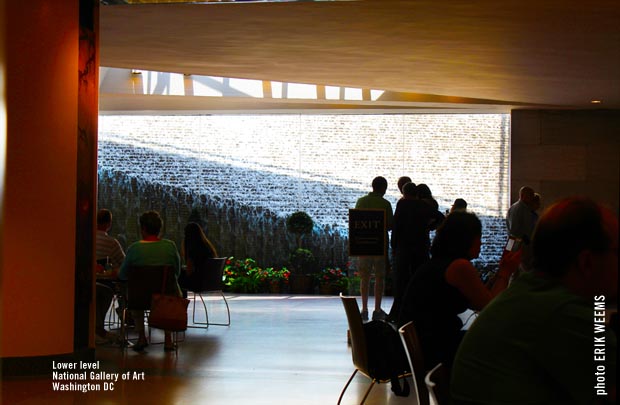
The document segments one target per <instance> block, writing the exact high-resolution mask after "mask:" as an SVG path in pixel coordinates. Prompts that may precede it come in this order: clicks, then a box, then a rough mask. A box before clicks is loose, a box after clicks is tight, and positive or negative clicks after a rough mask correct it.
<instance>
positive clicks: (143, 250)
mask: <svg viewBox="0 0 620 405" xmlns="http://www.w3.org/2000/svg"><path fill="white" fill-rule="evenodd" d="M162 226H163V221H162V219H161V217H160V216H159V213H158V212H157V211H147V212H145V213H144V214H142V215H141V216H140V232H141V234H142V239H141V240H139V241H138V242H136V243H134V244H132V245H131V246H129V249H127V256H126V257H125V261H124V262H123V264H122V266H121V269H120V272H119V275H118V278H119V279H121V280H127V276H128V271H129V270H130V268H131V267H132V266H164V265H168V266H172V268H173V269H174V271H175V277H176V278H177V279H178V277H179V273H180V271H181V259H180V257H179V253H178V251H177V247H176V245H175V244H174V242H173V241H171V240H168V239H162V238H160V232H161V228H162ZM176 289H177V290H178V293H179V295H181V290H180V288H179V286H178V285H177V286H176ZM132 315H133V318H134V320H135V325H136V331H137V332H138V342H137V343H136V344H135V345H134V347H133V349H134V350H136V351H142V350H144V348H145V347H146V346H148V342H147V340H146V335H145V333H144V311H139V310H138V311H132ZM164 350H166V351H169V350H174V345H173V343H172V335H171V333H170V332H168V331H166V332H165V344H164Z"/></svg>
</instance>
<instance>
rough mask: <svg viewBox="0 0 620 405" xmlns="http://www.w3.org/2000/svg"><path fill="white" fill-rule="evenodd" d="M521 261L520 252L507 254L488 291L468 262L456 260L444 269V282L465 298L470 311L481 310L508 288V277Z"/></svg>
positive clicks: (476, 271)
mask: <svg viewBox="0 0 620 405" xmlns="http://www.w3.org/2000/svg"><path fill="white" fill-rule="evenodd" d="M520 261H521V252H520V251H517V252H508V253H507V254H506V255H505V256H504V257H503V258H502V260H501V261H500V265H499V271H498V274H497V276H496V280H495V283H494V284H493V286H492V287H491V288H490V289H489V288H487V287H486V286H485V285H484V284H483V283H482V280H481V279H480V276H479V274H478V270H476V268H475V267H474V266H473V265H472V264H471V262H470V261H469V260H466V259H457V260H455V261H453V262H452V263H450V265H449V266H448V268H447V269H446V274H445V278H446V282H447V283H448V284H450V285H451V286H453V287H455V288H456V289H458V290H459V291H460V292H461V294H463V295H464V296H465V298H466V299H467V301H468V302H469V305H470V307H471V309H473V310H476V311H480V310H482V309H483V308H484V307H485V306H486V305H487V304H488V303H489V302H490V301H491V300H492V299H493V298H494V297H495V296H497V295H498V294H499V293H500V292H502V291H504V290H505V289H506V287H507V286H508V281H509V280H510V276H511V275H512V273H514V272H515V271H516V270H517V268H518V266H519V263H520Z"/></svg>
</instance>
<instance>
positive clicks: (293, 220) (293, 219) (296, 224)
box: [286, 211, 314, 249]
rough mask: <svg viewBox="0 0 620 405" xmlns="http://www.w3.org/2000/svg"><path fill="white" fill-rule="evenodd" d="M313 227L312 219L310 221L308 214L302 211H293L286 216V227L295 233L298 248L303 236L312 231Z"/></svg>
mask: <svg viewBox="0 0 620 405" xmlns="http://www.w3.org/2000/svg"><path fill="white" fill-rule="evenodd" d="M313 228H314V221H312V218H310V215H308V214H306V213H305V212H303V211H297V212H294V213H292V214H291V215H290V216H289V217H288V218H286V229H288V231H289V232H292V233H294V234H295V240H296V241H297V248H298V249H300V248H301V242H302V239H303V236H304V235H306V234H308V233H310V232H312V229H313Z"/></svg>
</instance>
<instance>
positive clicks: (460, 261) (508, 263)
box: [398, 212, 520, 369]
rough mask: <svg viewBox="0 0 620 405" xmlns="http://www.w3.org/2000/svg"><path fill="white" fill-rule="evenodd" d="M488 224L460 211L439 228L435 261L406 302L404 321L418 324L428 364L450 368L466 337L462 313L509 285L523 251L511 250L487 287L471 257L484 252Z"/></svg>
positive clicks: (420, 273) (419, 277) (416, 278)
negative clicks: (481, 249)
mask: <svg viewBox="0 0 620 405" xmlns="http://www.w3.org/2000/svg"><path fill="white" fill-rule="evenodd" d="M481 235H482V224H481V223H480V220H479V219H478V217H476V216H475V215H474V214H471V213H466V212H454V213H452V214H450V215H448V216H447V217H446V219H445V221H444V222H443V223H442V224H441V225H440V226H439V228H437V233H436V235H435V239H433V246H432V248H431V255H432V259H431V260H429V261H428V262H426V263H425V264H423V265H422V266H421V267H420V268H418V269H417V270H416V273H415V275H414V276H413V278H412V279H411V282H410V283H409V286H408V287H407V291H406V293H405V296H404V298H403V301H402V309H401V313H400V318H399V322H398V323H399V325H404V324H405V323H407V322H409V321H413V322H414V324H415V328H416V331H417V333H418V337H419V339H420V346H421V347H422V353H423V355H424V362H425V367H426V368H427V369H430V368H432V367H434V366H435V365H436V364H438V363H443V364H444V366H446V367H450V365H451V364H452V361H453V359H454V355H455V353H456V349H457V348H458V345H459V343H460V341H461V339H462V337H463V331H462V330H461V328H462V327H463V322H462V321H461V318H459V316H458V315H459V314H461V313H462V312H464V311H465V310H467V309H473V310H481V309H482V308H484V307H485V306H486V305H487V304H488V303H489V302H490V301H491V300H492V299H493V298H494V297H495V296H497V295H498V294H499V293H500V292H502V291H503V290H504V289H505V288H506V286H507V285H508V280H509V278H510V276H511V275H512V274H513V273H514V272H515V270H516V269H517V267H518V265H519V262H520V252H507V253H506V255H505V256H504V257H503V258H502V260H501V261H500V264H499V272H498V276H497V277H496V280H495V283H494V284H493V285H492V286H485V285H484V284H483V283H482V280H481V279H480V275H479V273H478V270H476V268H475V267H474V266H473V265H472V263H471V260H472V259H475V258H477V257H478V255H479V254H480V246H481Z"/></svg>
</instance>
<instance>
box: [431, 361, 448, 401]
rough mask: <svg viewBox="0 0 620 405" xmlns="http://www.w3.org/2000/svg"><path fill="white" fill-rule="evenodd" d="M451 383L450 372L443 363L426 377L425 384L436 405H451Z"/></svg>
mask: <svg viewBox="0 0 620 405" xmlns="http://www.w3.org/2000/svg"><path fill="white" fill-rule="evenodd" d="M449 381H450V379H449V376H448V370H447V369H446V367H445V366H444V365H443V364H442V363H439V364H437V365H436V366H435V367H433V368H432V369H431V371H429V372H428V373H427V374H426V377H424V383H425V384H426V387H427V388H428V392H429V394H430V397H431V400H432V401H433V403H434V405H449V404H450V403H451V400H450V383H449Z"/></svg>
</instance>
